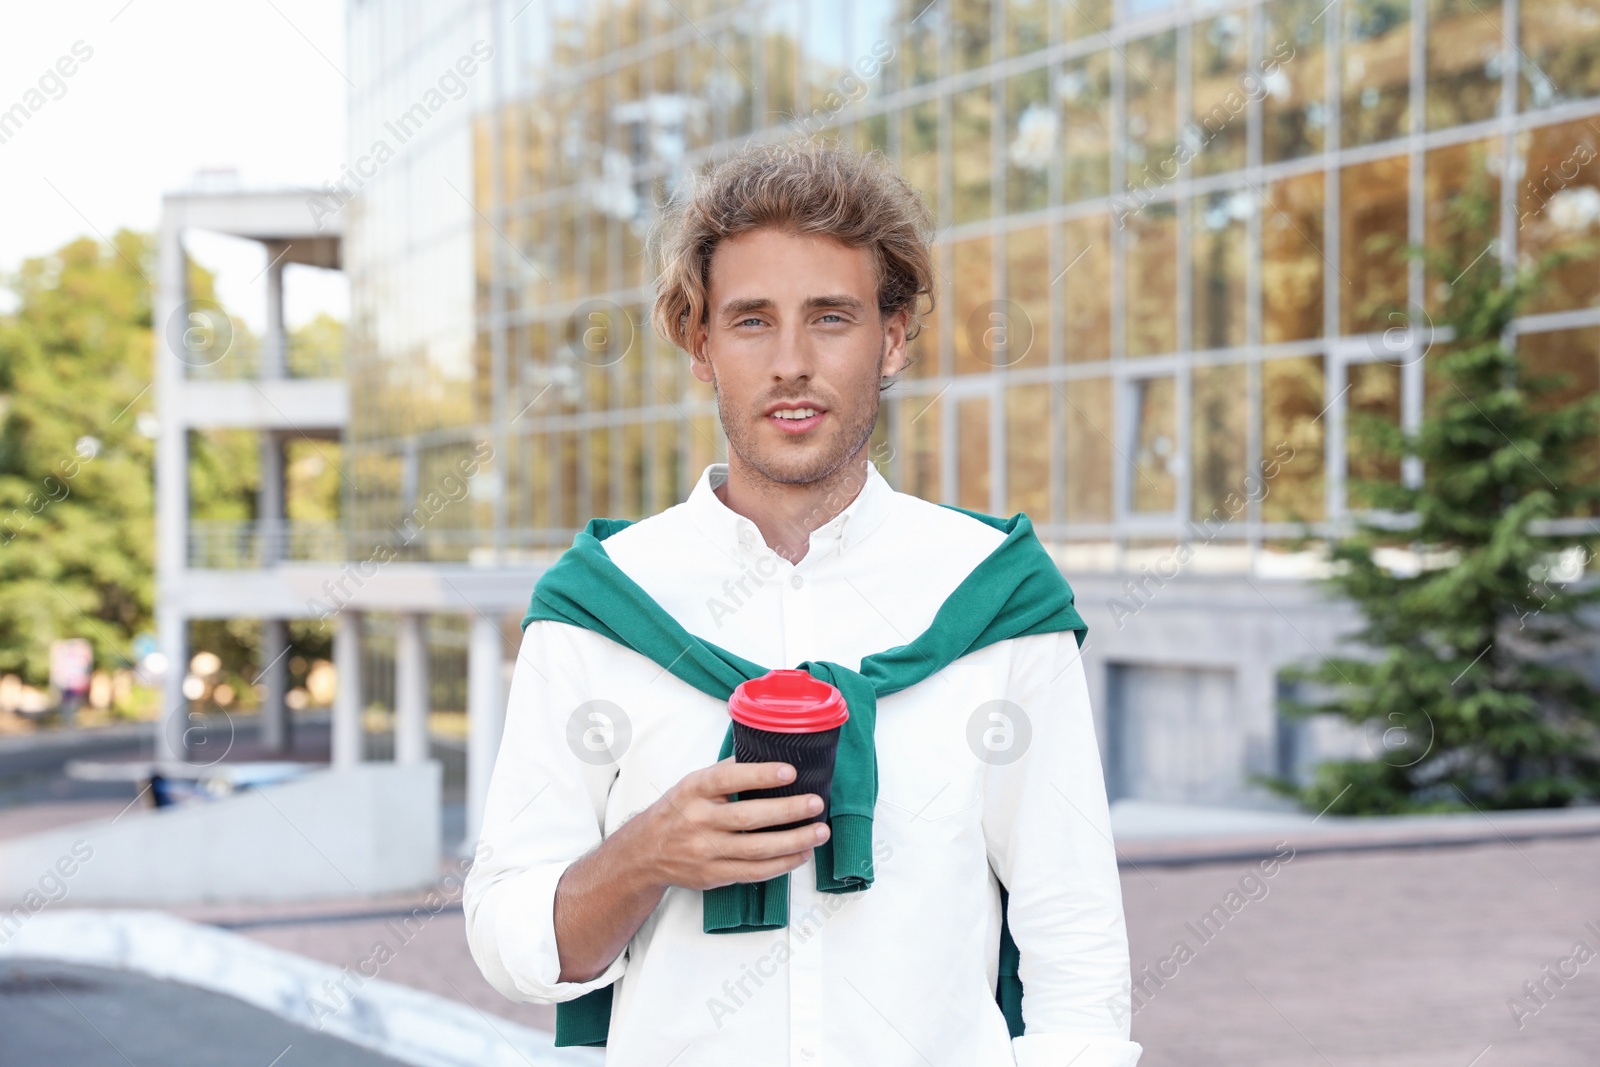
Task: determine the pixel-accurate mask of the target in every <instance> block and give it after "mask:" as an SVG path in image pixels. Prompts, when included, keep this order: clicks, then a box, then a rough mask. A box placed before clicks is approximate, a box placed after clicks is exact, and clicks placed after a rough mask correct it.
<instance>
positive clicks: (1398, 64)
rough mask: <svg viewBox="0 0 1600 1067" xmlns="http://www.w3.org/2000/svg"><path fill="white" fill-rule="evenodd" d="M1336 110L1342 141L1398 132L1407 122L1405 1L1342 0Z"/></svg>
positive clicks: (1372, 139) (1382, 137)
mask: <svg viewBox="0 0 1600 1067" xmlns="http://www.w3.org/2000/svg"><path fill="white" fill-rule="evenodd" d="M1336 10H1339V11H1343V13H1344V17H1343V21H1342V25H1343V27H1344V77H1343V79H1342V80H1341V84H1342V87H1343V88H1342V100H1341V103H1340V109H1341V114H1342V115H1343V117H1344V143H1345V144H1346V145H1361V144H1372V143H1374V142H1377V141H1387V140H1389V139H1391V138H1394V137H1399V136H1401V135H1403V134H1404V133H1405V132H1406V130H1407V129H1408V127H1409V124H1410V121H1411V118H1410V116H1411V4H1410V0H1345V2H1344V3H1343V4H1341V5H1339V7H1338V8H1337V9H1336Z"/></svg>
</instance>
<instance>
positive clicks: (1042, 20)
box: [1006, 0, 1050, 56]
mask: <svg viewBox="0 0 1600 1067" xmlns="http://www.w3.org/2000/svg"><path fill="white" fill-rule="evenodd" d="M1049 43H1050V0H1006V51H1007V53H1008V54H1010V55H1013V56H1020V55H1026V54H1027V53H1029V52H1037V51H1038V50H1039V49H1041V48H1043V47H1044V46H1045V45H1047V44H1049Z"/></svg>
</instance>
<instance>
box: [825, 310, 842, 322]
mask: <svg viewBox="0 0 1600 1067" xmlns="http://www.w3.org/2000/svg"><path fill="white" fill-rule="evenodd" d="M822 317H823V318H825V319H837V320H838V321H840V322H843V321H844V319H842V318H839V316H838V315H837V314H835V313H834V312H832V311H830V312H828V313H827V314H826V315H824V316H822Z"/></svg>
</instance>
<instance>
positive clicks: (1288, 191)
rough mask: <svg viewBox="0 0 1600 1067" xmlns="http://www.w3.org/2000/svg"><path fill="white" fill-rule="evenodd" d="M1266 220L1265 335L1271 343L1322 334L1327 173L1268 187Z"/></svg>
mask: <svg viewBox="0 0 1600 1067" xmlns="http://www.w3.org/2000/svg"><path fill="white" fill-rule="evenodd" d="M1264 192H1265V200H1264V203H1263V204H1262V219H1261V258H1262V265H1261V336H1262V340H1264V341H1266V343H1267V344H1278V343H1281V342H1283V341H1305V340H1309V339H1310V338H1313V337H1321V336H1322V314H1323V304H1322V285H1323V272H1324V271H1325V270H1326V269H1327V259H1326V258H1325V253H1324V252H1323V247H1324V243H1323V233H1322V217H1323V215H1322V211H1323V180H1322V172H1321V171H1316V172H1313V173H1311V174H1302V175H1300V176H1298V177H1294V178H1285V179H1283V180H1282V181H1276V182H1272V183H1270V184H1268V185H1267V186H1266V188H1265V190H1264Z"/></svg>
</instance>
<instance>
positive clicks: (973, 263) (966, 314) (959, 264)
mask: <svg viewBox="0 0 1600 1067" xmlns="http://www.w3.org/2000/svg"><path fill="white" fill-rule="evenodd" d="M993 244H994V242H993V241H992V240H991V239H990V238H988V237H973V238H969V239H967V240H965V241H957V242H956V243H955V244H954V245H953V246H952V249H951V251H952V252H953V253H954V257H955V276H954V278H953V281H954V286H953V288H954V297H955V302H954V304H952V305H951V307H952V310H953V311H954V312H955V338H954V339H955V357H956V359H955V372H956V373H957V374H981V373H985V372H987V371H989V370H991V369H993V367H994V357H993V356H992V355H990V353H989V350H988V349H987V348H985V347H984V343H985V342H984V334H985V332H986V331H987V330H988V329H989V328H990V325H991V323H990V321H989V318H988V312H989V311H991V310H993V309H992V308H991V307H990V305H991V304H992V303H993V301H994V253H993Z"/></svg>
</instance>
